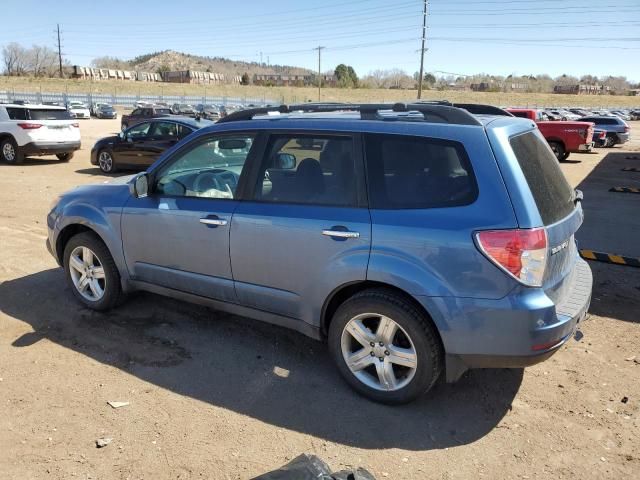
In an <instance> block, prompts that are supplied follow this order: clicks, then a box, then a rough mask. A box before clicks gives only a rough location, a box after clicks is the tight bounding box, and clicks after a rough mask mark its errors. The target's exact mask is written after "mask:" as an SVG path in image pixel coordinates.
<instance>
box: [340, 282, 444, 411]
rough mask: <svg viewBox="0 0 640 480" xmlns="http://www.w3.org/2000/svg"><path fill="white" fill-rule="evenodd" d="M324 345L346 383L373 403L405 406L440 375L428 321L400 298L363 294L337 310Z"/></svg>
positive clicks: (440, 359) (440, 358)
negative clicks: (348, 359)
mask: <svg viewBox="0 0 640 480" xmlns="http://www.w3.org/2000/svg"><path fill="white" fill-rule="evenodd" d="M383 322H384V324H383ZM383 325H384V326H383ZM328 343H329V351H330V352H331V355H332V357H333V359H334V361H335V362H336V365H337V366H338V370H339V371H340V373H341V374H342V376H343V377H344V379H345V380H346V381H347V383H348V384H349V385H350V386H351V387H352V388H353V389H354V390H355V391H356V392H358V393H359V394H361V395H363V396H365V397H367V398H369V399H370V400H373V401H375V402H380V403H386V404H390V405H397V404H403V403H408V402H411V401H412V400H414V399H416V398H417V397H418V396H420V395H422V394H423V393H425V392H427V391H428V390H429V389H430V388H431V387H432V386H433V385H434V383H435V382H436V380H437V379H438V377H439V376H440V373H441V371H442V364H443V350H442V346H441V344H440V339H439V337H438V333H437V331H436V329H435V327H434V326H433V324H432V323H431V321H430V319H429V318H427V316H426V315H425V314H424V313H423V312H422V311H420V310H419V309H418V308H416V307H415V306H414V305H413V304H412V303H411V302H410V301H408V300H407V299H405V298H404V297H402V296H400V295H398V294H396V293H394V292H392V291H388V290H384V289H372V290H365V291H363V292H360V293H358V294H356V295H354V296H353V297H351V298H349V299H348V300H346V301H345V302H344V303H343V304H342V305H340V307H338V310H337V311H336V313H335V314H334V316H333V319H332V321H331V324H330V326H329V335H328ZM350 357H351V358H353V359H352V360H351V362H350V364H351V366H350V364H349V363H348V362H347V358H350Z"/></svg>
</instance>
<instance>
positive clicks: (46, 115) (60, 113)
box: [28, 108, 71, 120]
mask: <svg viewBox="0 0 640 480" xmlns="http://www.w3.org/2000/svg"><path fill="white" fill-rule="evenodd" d="M28 111H29V117H30V120H71V115H70V114H69V112H68V111H66V110H49V109H44V108H29V109H28Z"/></svg>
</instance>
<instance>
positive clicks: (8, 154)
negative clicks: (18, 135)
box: [0, 138, 24, 164]
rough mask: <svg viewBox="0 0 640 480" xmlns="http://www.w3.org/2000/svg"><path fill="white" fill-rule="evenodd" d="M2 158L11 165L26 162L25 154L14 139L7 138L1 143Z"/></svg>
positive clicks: (0, 152)
mask: <svg viewBox="0 0 640 480" xmlns="http://www.w3.org/2000/svg"><path fill="white" fill-rule="evenodd" d="M0 156H1V157H2V159H3V160H4V161H5V162H7V163H9V164H18V163H22V162H23V161H24V154H23V153H22V152H21V151H20V149H19V148H18V144H17V143H16V141H15V140H14V139H13V138H5V139H4V140H2V142H0Z"/></svg>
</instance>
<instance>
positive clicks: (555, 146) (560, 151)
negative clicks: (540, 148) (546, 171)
mask: <svg viewBox="0 0 640 480" xmlns="http://www.w3.org/2000/svg"><path fill="white" fill-rule="evenodd" d="M549 146H550V147H551V150H553V154H554V155H555V156H556V158H557V159H558V161H559V162H561V161H562V160H564V158H565V157H564V154H565V150H564V145H562V144H561V143H560V142H549Z"/></svg>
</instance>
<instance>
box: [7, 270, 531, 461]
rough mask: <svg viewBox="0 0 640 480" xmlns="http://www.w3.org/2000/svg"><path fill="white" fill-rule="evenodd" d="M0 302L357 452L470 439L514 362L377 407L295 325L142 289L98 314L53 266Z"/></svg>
mask: <svg viewBox="0 0 640 480" xmlns="http://www.w3.org/2000/svg"><path fill="white" fill-rule="evenodd" d="M0 311H2V312H4V313H5V314H6V315H9V316H11V317H14V318H16V319H18V320H21V321H24V322H27V323H29V324H30V325H31V326H32V327H33V330H34V332H32V333H28V334H26V335H23V336H22V337H20V338H18V339H16V340H15V341H14V342H13V347H15V348H29V346H31V345H33V344H34V343H36V342H38V341H40V340H41V339H48V340H50V341H52V342H55V343H58V344H60V345H62V346H64V347H67V348H70V349H72V350H75V351H77V352H80V353H82V354H84V355H87V356H89V357H91V358H93V359H95V360H97V361H99V362H102V363H105V364H108V365H112V366H114V367H117V368H120V369H122V370H123V371H126V372H127V373H130V374H132V375H136V376H137V377H139V378H140V379H142V380H144V381H147V382H151V383H153V384H155V385H157V386H159V387H162V388H165V389H169V390H171V391H173V392H176V393H178V394H181V395H186V396H189V397H192V398H195V399H198V400H201V401H204V402H207V403H209V404H212V405H216V406H220V407H224V408H226V409H228V410H231V411H235V412H238V413H241V414H244V415H248V416H250V417H253V418H256V419H258V420H260V421H262V422H267V423H269V424H272V425H274V426H277V427H281V428H286V429H290V430H294V431H297V432H302V433H305V434H309V435H313V436H315V437H319V438H322V439H326V440H329V441H332V442H337V443H341V444H344V445H351V446H356V447H359V448H367V449H380V448H402V449H408V450H428V449H441V448H445V447H451V446H457V445H463V444H467V443H471V442H474V441H476V440H478V439H480V438H482V437H483V436H484V435H486V434H487V433H488V432H490V431H491V430H492V429H493V428H494V427H495V426H496V425H497V424H498V423H499V422H500V420H501V419H502V418H503V417H504V415H505V414H506V412H507V411H508V410H509V409H510V408H511V403H512V401H513V398H514V397H515V395H516V393H517V392H518V389H519V387H520V384H521V382H522V376H523V371H522V370H479V371H473V372H471V373H469V374H467V375H466V376H465V377H463V379H462V380H461V381H460V382H459V383H457V384H455V385H446V384H440V385H437V386H436V387H435V388H434V390H433V391H432V392H431V393H430V394H429V395H426V396H424V397H423V398H421V399H419V400H418V401H416V402H414V403H412V404H410V405H406V406H401V407H387V406H382V405H378V404H375V403H372V402H369V401H367V400H365V399H363V398H361V397H359V396H357V395H356V394H354V393H353V392H352V391H351V390H350V389H349V388H348V387H347V386H346V384H344V383H343V381H342V380H341V379H340V378H339V376H338V372H337V370H336V369H335V368H334V366H333V364H332V363H331V360H330V358H329V355H328V353H327V352H326V348H325V346H324V345H323V344H321V343H319V342H315V341H313V340H310V339H307V338H306V337H303V336H301V335H299V334H297V333H294V332H291V331H288V330H284V329H281V328H277V327H273V326H270V325H267V324H263V323H260V322H257V321H253V320H249V319H246V318H240V317H236V316H232V315H228V314H224V313H219V312H215V311H212V310H209V309H206V308H202V307H198V306H194V305H190V304H186V303H182V302H178V301H173V300H170V299H166V298H162V297H158V296H154V295H150V294H140V295H137V296H133V297H131V298H130V299H129V301H128V302H127V303H126V304H124V305H123V306H121V307H120V308H119V309H117V310H115V311H112V312H109V313H106V314H102V313H96V312H92V311H90V310H86V309H84V308H82V307H80V306H79V304H78V303H77V302H76V301H75V299H74V298H73V296H72V294H71V292H70V291H69V290H68V288H67V287H66V286H65V281H64V277H63V273H62V271H61V270H60V269H52V270H46V271H43V272H40V273H36V274H33V275H28V276H25V277H22V278H18V279H15V280H10V281H5V282H4V283H2V284H1V285H0Z"/></svg>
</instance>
